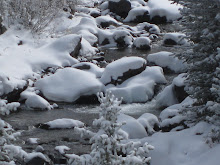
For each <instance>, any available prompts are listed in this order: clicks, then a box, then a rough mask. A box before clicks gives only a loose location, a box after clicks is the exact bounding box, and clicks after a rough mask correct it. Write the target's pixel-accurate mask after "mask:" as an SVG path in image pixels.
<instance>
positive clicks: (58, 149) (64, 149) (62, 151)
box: [55, 146, 70, 155]
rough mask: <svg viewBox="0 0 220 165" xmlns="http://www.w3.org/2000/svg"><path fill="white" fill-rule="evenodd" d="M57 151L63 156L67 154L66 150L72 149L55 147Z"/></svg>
mask: <svg viewBox="0 0 220 165" xmlns="http://www.w3.org/2000/svg"><path fill="white" fill-rule="evenodd" d="M55 150H57V151H58V152H59V153H60V154H61V155H63V154H65V153H66V152H65V151H66V150H67V151H68V150H70V148H69V147H67V146H56V147H55Z"/></svg>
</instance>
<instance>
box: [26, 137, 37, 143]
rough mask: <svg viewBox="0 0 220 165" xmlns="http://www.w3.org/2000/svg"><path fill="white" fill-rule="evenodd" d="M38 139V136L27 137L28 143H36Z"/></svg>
mask: <svg viewBox="0 0 220 165" xmlns="http://www.w3.org/2000/svg"><path fill="white" fill-rule="evenodd" d="M38 140H39V138H29V139H28V140H27V141H28V143H30V144H37V143H38Z"/></svg>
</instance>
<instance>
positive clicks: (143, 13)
mask: <svg viewBox="0 0 220 165" xmlns="http://www.w3.org/2000/svg"><path fill="white" fill-rule="evenodd" d="M149 13H150V9H149V7H147V6H141V7H135V8H133V9H131V10H130V11H129V13H128V16H127V17H126V18H125V19H124V22H144V21H141V20H142V19H143V18H144V19H145V20H146V21H145V22H148V21H149V19H150V16H149ZM138 17H143V18H141V19H140V21H139V20H138V19H139V18H138Z"/></svg>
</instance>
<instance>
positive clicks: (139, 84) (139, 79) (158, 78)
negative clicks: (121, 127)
mask: <svg viewBox="0 0 220 165" xmlns="http://www.w3.org/2000/svg"><path fill="white" fill-rule="evenodd" d="M159 83H166V79H165V77H164V75H163V70H162V68H160V67H157V66H155V67H147V68H146V69H145V70H144V71H143V72H141V73H140V74H138V75H136V76H133V77H131V78H129V79H127V80H126V81H124V82H123V83H122V84H120V85H116V86H113V85H108V86H107V87H106V90H107V91H111V92H112V93H113V94H114V95H115V96H116V97H117V98H121V97H122V98H123V102H125V103H139V102H146V101H148V100H149V99H151V98H152V97H153V95H154V88H155V85H156V84H159Z"/></svg>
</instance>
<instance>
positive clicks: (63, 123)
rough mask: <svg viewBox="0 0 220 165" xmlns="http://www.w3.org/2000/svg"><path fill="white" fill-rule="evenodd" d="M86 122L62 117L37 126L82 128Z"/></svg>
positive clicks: (43, 127)
mask: <svg viewBox="0 0 220 165" xmlns="http://www.w3.org/2000/svg"><path fill="white" fill-rule="evenodd" d="M83 126H84V123H83V122H81V121H79V120H74V119H68V118H62V119H55V120H53V121H49V122H47V123H44V124H38V125H37V127H38V128H41V129H47V130H49V129H70V128H75V127H79V128H82V127H83Z"/></svg>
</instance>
